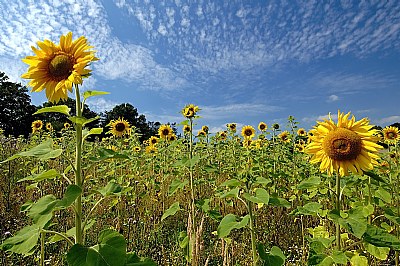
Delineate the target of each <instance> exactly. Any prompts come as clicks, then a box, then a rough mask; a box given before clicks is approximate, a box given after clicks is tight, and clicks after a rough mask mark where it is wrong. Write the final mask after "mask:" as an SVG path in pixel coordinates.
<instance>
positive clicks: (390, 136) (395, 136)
mask: <svg viewBox="0 0 400 266" xmlns="http://www.w3.org/2000/svg"><path fill="white" fill-rule="evenodd" d="M382 133H383V140H384V141H385V142H386V143H387V144H395V143H396V142H397V141H400V132H399V129H398V128H397V127H385V128H384V129H382Z"/></svg>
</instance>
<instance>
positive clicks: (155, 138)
mask: <svg viewBox="0 0 400 266" xmlns="http://www.w3.org/2000/svg"><path fill="white" fill-rule="evenodd" d="M147 141H148V144H149V145H152V146H154V145H156V144H157V142H158V138H157V137H155V136H151V137H150V138H149V139H148V140H147Z"/></svg>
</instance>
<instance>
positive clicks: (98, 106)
mask: <svg viewBox="0 0 400 266" xmlns="http://www.w3.org/2000/svg"><path fill="white" fill-rule="evenodd" d="M86 104H87V105H88V106H89V108H90V110H92V111H94V112H96V113H100V112H104V111H110V110H112V109H113V108H114V107H115V106H116V105H118V104H121V102H114V101H111V100H107V99H104V98H101V97H95V98H89V99H88V100H87V102H86Z"/></svg>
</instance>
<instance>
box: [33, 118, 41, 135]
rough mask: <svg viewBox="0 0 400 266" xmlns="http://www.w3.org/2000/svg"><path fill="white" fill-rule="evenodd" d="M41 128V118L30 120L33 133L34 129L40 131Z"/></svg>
mask: <svg viewBox="0 0 400 266" xmlns="http://www.w3.org/2000/svg"><path fill="white" fill-rule="evenodd" d="M42 128H43V122H42V120H35V121H33V122H32V133H35V132H36V131H40V130H41V129H42Z"/></svg>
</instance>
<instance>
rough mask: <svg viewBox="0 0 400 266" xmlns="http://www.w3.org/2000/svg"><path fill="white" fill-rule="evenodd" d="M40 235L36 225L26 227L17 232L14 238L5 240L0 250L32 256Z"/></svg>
mask: <svg viewBox="0 0 400 266" xmlns="http://www.w3.org/2000/svg"><path fill="white" fill-rule="evenodd" d="M39 235H40V227H39V225H37V224H33V225H30V226H26V227H24V228H22V229H21V230H19V231H18V232H17V233H16V234H15V236H13V237H10V238H7V239H6V240H5V241H4V242H3V243H2V244H1V245H0V248H1V249H3V250H5V251H10V252H15V253H18V254H22V255H24V256H29V255H32V254H33V253H34V251H35V246H36V244H37V242H38V239H39Z"/></svg>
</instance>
